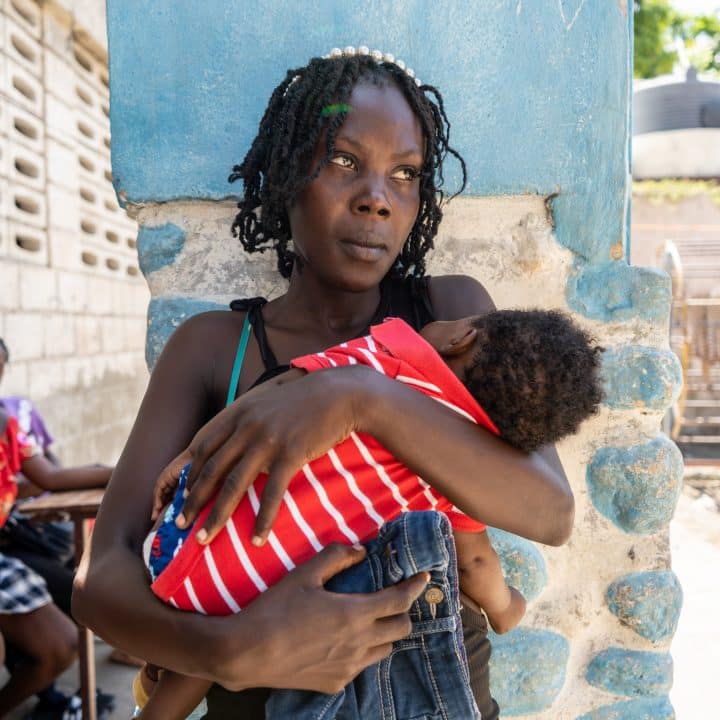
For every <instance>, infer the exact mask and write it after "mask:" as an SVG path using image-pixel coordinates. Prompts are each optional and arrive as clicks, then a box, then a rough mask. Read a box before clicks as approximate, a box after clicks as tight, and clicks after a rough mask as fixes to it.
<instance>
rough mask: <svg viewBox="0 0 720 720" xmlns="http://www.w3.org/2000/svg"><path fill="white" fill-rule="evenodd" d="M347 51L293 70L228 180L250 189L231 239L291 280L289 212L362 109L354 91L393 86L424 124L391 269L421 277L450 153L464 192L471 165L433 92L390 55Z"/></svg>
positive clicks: (438, 214)
mask: <svg viewBox="0 0 720 720" xmlns="http://www.w3.org/2000/svg"><path fill="white" fill-rule="evenodd" d="M349 50H352V49H346V50H345V51H342V52H341V51H338V50H336V51H333V53H331V56H330V57H326V58H313V59H312V60H311V61H310V62H309V63H308V64H307V65H306V66H304V67H301V68H296V69H293V70H289V71H288V72H287V75H286V77H285V79H284V80H283V81H282V82H281V83H280V85H278V86H277V87H276V88H275V90H274V91H273V93H272V96H271V98H270V101H269V103H268V106H267V108H266V110H265V114H264V116H263V118H262V121H261V123H260V127H259V131H258V135H257V137H256V138H255V140H254V141H253V144H252V146H251V148H250V150H249V152H248V153H247V155H246V156H245V159H244V160H243V162H242V163H241V164H240V165H236V166H235V167H234V168H233V173H232V174H231V175H230V181H231V182H234V181H235V180H238V179H241V180H242V181H243V185H244V193H243V198H242V200H241V201H240V202H239V203H238V207H239V208H240V212H239V213H238V215H237V217H236V218H235V222H234V223H233V233H234V234H235V235H236V236H239V238H240V240H241V242H242V244H243V247H244V248H245V249H246V250H247V251H248V252H255V251H264V250H267V249H274V250H275V251H276V252H277V256H278V268H279V270H280V273H281V274H282V275H283V276H284V277H289V276H290V274H291V271H292V268H293V264H294V263H295V262H296V260H297V255H296V254H295V253H294V252H293V250H291V249H290V246H289V245H290V240H291V238H292V235H293V232H292V229H291V218H290V217H289V210H290V209H291V208H292V207H293V205H294V204H295V203H296V202H297V201H299V200H300V201H302V196H301V192H302V190H303V189H304V188H305V187H307V186H308V184H309V183H310V182H311V181H313V180H314V179H315V178H317V177H318V175H320V173H321V172H322V171H323V169H324V168H326V167H327V166H328V164H329V163H330V162H331V160H332V158H333V153H334V152H335V148H336V139H337V137H338V132H339V131H340V130H341V128H342V127H343V124H344V123H345V121H346V119H347V118H348V117H349V116H350V115H351V114H352V113H353V111H354V109H355V110H357V108H353V97H352V96H353V91H354V90H355V88H356V86H358V85H361V84H367V85H371V86H374V87H378V88H384V87H388V86H392V87H394V88H396V89H397V90H398V91H399V92H400V94H401V96H402V99H403V100H404V102H405V103H406V104H407V106H408V108H409V110H410V111H411V112H412V114H413V116H414V118H415V119H416V123H417V125H419V129H420V132H421V138H420V139H421V147H420V157H419V162H418V167H417V168H413V172H415V176H414V177H413V178H412V181H413V190H412V192H413V193H415V196H414V197H415V202H416V203H417V210H416V211H415V210H414V212H413V215H414V217H412V218H411V220H410V227H409V228H408V229H407V232H406V235H405V237H402V238H400V240H399V243H397V244H399V245H400V246H401V249H400V251H399V256H397V257H392V258H391V260H392V262H391V263H390V264H389V269H391V272H393V273H395V274H399V275H406V274H415V275H422V274H423V273H424V270H425V262H424V258H425V254H426V253H427V251H428V250H429V249H430V248H431V247H432V245H433V239H434V237H435V235H436V234H437V230H438V225H439V222H440V219H441V218H442V212H441V210H440V204H441V201H442V192H441V190H440V188H441V186H442V182H443V175H442V162H443V160H444V158H445V156H446V155H447V154H448V153H450V154H452V155H454V156H455V157H456V158H458V160H459V161H460V165H461V168H462V176H463V182H462V187H461V190H462V188H464V186H465V164H464V162H463V160H462V158H460V156H459V155H458V154H457V153H456V152H455V151H454V150H453V149H452V148H451V147H450V146H449V144H448V135H449V129H450V125H449V122H448V120H447V117H446V115H445V110H444V107H443V102H442V97H441V96H440V93H439V92H438V91H437V90H436V89H435V88H434V87H432V86H430V85H424V84H423V85H419V84H417V83H416V80H415V79H414V77H413V76H412V75H410V74H409V72H408V70H407V69H406V68H405V66H404V64H403V63H402V62H401V61H395V60H394V58H392V56H389V55H385V56H382V55H381V54H380V53H376V52H375V51H373V53H372V54H370V53H368V52H367V49H366V48H360V49H358V51H357V52H356V51H353V52H352V53H351V52H349ZM360 51H362V52H360ZM410 72H412V71H410ZM401 149H402V148H401ZM371 150H372V149H371ZM360 164H361V163H358V165H360ZM405 187H406V188H407V186H405ZM396 260H399V262H396Z"/></svg>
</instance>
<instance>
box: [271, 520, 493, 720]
mask: <svg viewBox="0 0 720 720" xmlns="http://www.w3.org/2000/svg"><path fill="white" fill-rule="evenodd" d="M367 549H368V553H367V556H366V558H365V559H364V560H363V562H362V563H360V564H358V565H355V566H353V567H351V568H348V569H347V570H345V571H344V572H342V573H340V574H339V575H336V576H335V577H334V578H332V580H330V582H328V583H327V586H326V587H327V589H328V590H332V591H334V592H345V593H367V592H375V591H377V590H380V589H381V588H384V587H388V586H390V585H395V584H396V583H397V582H399V581H400V580H403V579H404V578H408V577H411V576H412V575H415V574H416V573H418V572H421V571H423V570H426V571H428V572H429V573H430V576H431V577H430V582H429V583H428V585H427V587H426V588H425V590H424V591H423V593H422V594H421V596H420V597H419V598H418V600H416V601H415V603H414V604H413V607H412V609H411V611H410V615H411V619H412V632H411V633H410V635H408V636H407V637H406V638H405V639H404V640H399V641H398V642H396V643H395V644H394V646H393V649H392V652H391V654H390V656H389V657H387V658H385V659H384V660H382V661H381V662H379V663H377V664H376V665H371V666H370V667H369V668H366V669H365V670H363V672H361V673H360V674H359V675H358V676H357V677H356V678H355V680H354V681H353V682H352V683H350V684H349V685H347V686H346V687H345V688H344V689H343V690H341V691H340V692H339V693H336V694H334V695H324V694H322V693H314V692H307V691H301V690H275V691H273V692H272V694H271V695H270V698H269V700H268V701H267V704H266V706H265V718H266V720H288V718H292V719H293V720H368V719H370V718H372V719H373V720H375V719H377V720H479V718H480V713H479V711H478V709H477V706H476V704H475V700H474V699H473V696H472V692H471V691H470V679H469V672H468V665H467V658H466V656H465V646H464V644H463V629H462V624H461V622H460V603H459V589H458V577H457V563H456V559H455V543H454V542H453V537H452V532H451V529H450V523H449V522H448V519H447V518H446V517H445V515H443V514H442V513H437V512H408V513H404V514H403V515H401V516H400V517H399V518H397V519H396V520H393V521H392V522H390V523H387V524H386V525H384V526H383V527H382V528H381V529H380V533H379V535H378V537H377V538H376V539H375V540H372V541H371V542H369V543H368V544H367Z"/></svg>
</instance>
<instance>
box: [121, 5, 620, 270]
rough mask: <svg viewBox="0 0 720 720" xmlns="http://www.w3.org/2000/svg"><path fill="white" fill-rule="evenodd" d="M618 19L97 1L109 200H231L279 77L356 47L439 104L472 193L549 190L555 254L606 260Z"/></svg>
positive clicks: (569, 13) (616, 132)
mask: <svg viewBox="0 0 720 720" xmlns="http://www.w3.org/2000/svg"><path fill="white" fill-rule="evenodd" d="M620 5H621V3H620V2H617V1H614V0H607V1H603V2H596V1H594V0H591V1H590V2H586V0H543V1H542V2H538V1H536V0H533V2H528V1H527V0H525V1H523V0H504V1H503V2H478V3H468V2H466V1H465V0H444V2H441V3H435V2H431V0H402V1H398V2H385V1H383V0H345V1H344V2H342V3H337V2H333V1H332V0H319V1H318V2H315V3H300V4H295V3H286V2H266V3H263V5H262V10H261V12H258V11H259V6H258V5H257V4H255V3H246V2H240V1H239V0H237V1H234V2H230V1H229V0H203V2H192V3H191V2H177V0H135V1H134V2H127V1H126V0H108V2H107V12H108V31H109V51H110V80H111V93H112V103H111V123H112V144H113V176H114V179H115V186H116V189H117V190H118V192H119V194H120V196H121V198H127V199H128V200H129V201H132V202H149V201H153V202H155V201H162V200H171V199H178V198H203V199H207V198H223V197H226V196H228V195H230V194H231V193H232V188H231V187H230V186H229V185H228V184H227V182H226V178H227V176H228V173H229V171H230V168H231V166H232V164H233V163H234V162H236V161H239V160H240V159H241V158H242V156H243V155H244V153H245V151H246V149H247V148H248V146H249V143H250V141H251V139H252V138H253V137H254V134H255V132H256V129H257V124H258V120H259V118H260V116H261V114H262V110H263V109H264V107H265V103H266V102H267V99H268V97H269V95H270V91H271V90H272V89H273V88H274V87H275V85H276V84H277V83H278V82H279V81H280V80H281V79H282V78H283V77H284V74H285V71H286V69H287V68H290V67H295V66H299V65H304V64H305V62H306V61H307V60H308V59H309V58H310V57H312V56H314V55H323V54H325V53H327V52H329V50H330V49H331V48H333V47H335V46H339V47H343V46H344V45H355V46H357V45H361V44H365V45H368V46H370V47H371V48H372V47H377V48H380V49H381V50H383V51H384V52H391V53H393V54H394V55H395V56H396V57H400V58H403V59H404V60H405V61H406V62H407V63H408V64H409V65H410V66H412V67H414V69H415V71H416V72H417V74H418V75H419V76H420V77H421V78H422V79H423V81H424V82H427V83H431V84H433V85H436V86H437V87H439V88H440V89H441V90H442V92H443V93H444V95H445V99H446V107H447V110H448V114H449V116H450V118H451V121H452V123H453V131H452V140H453V143H454V144H455V146H456V147H457V148H458V149H459V150H460V152H461V153H462V154H463V155H464V156H465V158H466V160H467V161H468V169H469V175H470V182H469V186H468V192H469V194H475V195H496V194H519V193H539V194H543V195H547V194H549V193H552V192H556V191H559V193H560V194H559V196H558V198H557V199H556V200H555V202H554V208H555V213H556V219H557V233H558V238H559V240H560V241H561V242H562V243H563V244H564V245H566V246H567V247H569V248H571V249H573V250H575V251H576V252H578V253H579V254H580V255H581V256H583V257H586V258H589V259H590V258H591V259H609V248H610V247H611V246H612V245H614V244H616V243H620V244H621V245H622V244H623V242H624V236H623V220H624V217H625V180H626V172H627V160H626V152H625V151H626V142H627V125H628V117H627V97H628V71H627V67H628V62H629V53H628V44H629V36H628V32H627V17H626V16H625V15H624V13H623V11H622V9H621V7H620ZM518 48H522V52H518ZM568 68H572V72H568V71H567V69H568ZM148 97H153V98H155V100H156V101H155V102H153V103H148V102H147V98H148ZM452 175H453V174H452V173H450V184H451V185H452V179H453V178H452Z"/></svg>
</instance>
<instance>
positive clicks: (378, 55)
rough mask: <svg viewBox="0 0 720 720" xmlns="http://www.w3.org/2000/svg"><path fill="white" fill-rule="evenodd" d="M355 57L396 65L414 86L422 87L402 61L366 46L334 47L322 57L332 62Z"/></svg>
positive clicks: (418, 79)
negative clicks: (411, 80) (359, 56)
mask: <svg viewBox="0 0 720 720" xmlns="http://www.w3.org/2000/svg"><path fill="white" fill-rule="evenodd" d="M355 55H369V56H370V57H371V58H372V59H373V60H375V62H378V63H387V64H389V65H397V67H399V68H400V69H401V70H403V71H404V72H405V74H406V75H407V76H408V77H409V78H412V79H413V80H415V84H416V85H417V86H418V87H420V86H421V85H422V82H420V78H416V77H415V71H414V70H413V69H412V68H409V67H407V65H405V63H404V62H403V61H402V60H400V59H398V60H396V59H395V56H394V55H393V54H392V53H382V52H380V50H370V48H369V47H368V46H367V45H360V46H359V47H357V48H354V47H353V46H352V45H348V46H347V47H344V48H343V49H342V50H341V49H340V48H337V47H336V48H333V49H332V50H331V51H330V52H329V53H328V54H327V55H323V58H325V59H326V60H327V59H330V60H334V59H336V58H341V57H353V56H355Z"/></svg>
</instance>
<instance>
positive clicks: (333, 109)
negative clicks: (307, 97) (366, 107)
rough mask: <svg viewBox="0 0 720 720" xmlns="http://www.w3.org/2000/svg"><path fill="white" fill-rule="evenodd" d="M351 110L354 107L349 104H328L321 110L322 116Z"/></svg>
mask: <svg viewBox="0 0 720 720" xmlns="http://www.w3.org/2000/svg"><path fill="white" fill-rule="evenodd" d="M350 110H352V108H351V107H350V106H349V105H345V104H339V105H326V106H325V107H324V108H323V109H322V110H321V111H320V117H328V116H330V115H337V114H338V113H346V112H350Z"/></svg>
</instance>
